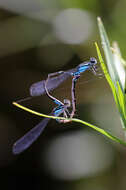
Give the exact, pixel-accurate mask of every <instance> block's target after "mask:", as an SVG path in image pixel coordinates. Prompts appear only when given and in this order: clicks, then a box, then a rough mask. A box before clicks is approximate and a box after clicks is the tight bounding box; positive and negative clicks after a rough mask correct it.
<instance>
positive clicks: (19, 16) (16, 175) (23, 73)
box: [0, 0, 126, 190]
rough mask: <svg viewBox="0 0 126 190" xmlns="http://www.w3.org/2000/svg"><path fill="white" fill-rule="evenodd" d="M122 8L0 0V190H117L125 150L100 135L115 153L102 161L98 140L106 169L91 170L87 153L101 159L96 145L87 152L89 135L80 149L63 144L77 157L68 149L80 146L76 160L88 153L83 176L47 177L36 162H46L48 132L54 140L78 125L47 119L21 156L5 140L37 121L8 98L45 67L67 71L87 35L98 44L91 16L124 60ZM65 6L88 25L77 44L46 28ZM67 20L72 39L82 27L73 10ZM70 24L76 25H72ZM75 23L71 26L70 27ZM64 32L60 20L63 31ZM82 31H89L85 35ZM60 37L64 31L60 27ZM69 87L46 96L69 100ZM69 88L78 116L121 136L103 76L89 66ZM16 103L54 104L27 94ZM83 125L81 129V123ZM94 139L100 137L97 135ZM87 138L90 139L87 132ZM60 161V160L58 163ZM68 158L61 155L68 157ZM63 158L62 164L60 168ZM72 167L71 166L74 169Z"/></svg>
mask: <svg viewBox="0 0 126 190" xmlns="http://www.w3.org/2000/svg"><path fill="white" fill-rule="evenodd" d="M125 7H126V1H125V0H120V1H117V0H116V1H115V0H110V1H105V0H102V1H100V0H85V1H83V0H74V1H73V0H71V1H70V0H69V1H67V0H60V1H58V0H52V1H49V0H38V1H34V0H27V1H25V0H22V1H19V0H18V1H17V0H11V1H9V0H6V1H5V0H1V1H0V66H1V69H0V81H1V98H0V105H1V107H0V112H1V114H0V115H1V117H0V130H1V133H0V139H1V141H0V142H1V143H0V155H1V159H0V160H1V165H0V169H1V170H0V171H1V184H0V188H1V189H2V188H3V189H10V188H13V189H28V188H29V189H31V190H32V189H42V188H44V189H50V188H51V189H67V188H69V189H84V188H85V189H86V190H90V189H93V190H95V189H100V190H102V189H103V190H104V189H111V190H112V189H114V190H116V189H121V190H125V187H126V182H125V176H126V168H125V158H126V151H125V149H124V148H123V147H122V146H119V145H117V144H116V145H115V144H113V145H112V144H109V142H108V141H107V140H106V139H105V138H103V139H102V142H103V144H107V143H108V147H111V149H112V150H113V151H114V152H115V153H112V155H113V157H112V158H113V159H110V155H109V153H108V152H107V151H106V149H104V146H103V144H102V143H99V146H100V145H101V149H103V150H105V153H106V157H105V159H106V164H107V160H109V159H110V165H109V166H108V168H107V167H106V168H105V169H104V170H102V171H101V172H98V171H99V170H98V169H99V165H98V164H97V165H96V164H95V163H96V162H93V159H95V158H96V159H97V161H98V162H101V165H102V164H103V163H102V160H101V159H100V156H99V155H100V154H97V151H98V150H99V153H100V150H101V149H100V148H99V149H98V148H97V147H96V148H94V150H97V149H98V150H97V151H94V155H92V154H91V153H92V151H93V150H92V149H91V148H90V147H91V146H92V145H93V144H94V145H95V141H94V143H93V142H92V144H91V145H90V146H89V148H88V149H84V145H83V143H82V144H81V145H82V146H81V147H77V146H76V148H75V149H74V148H73V147H71V146H72V145H71V144H68V146H66V148H69V147H71V148H70V150H73V151H74V152H75V154H74V156H73V155H71V156H72V157H75V158H76V159H75V160H77V161H78V160H79V156H78V154H76V150H78V151H79V148H80V152H82V150H83V151H85V154H83V155H81V154H80V157H81V156H82V158H83V160H85V157H84V156H86V155H87V154H86V152H88V155H89V157H88V159H90V158H92V163H93V164H94V167H95V168H97V172H96V173H95V174H94V175H92V176H91V175H88V176H85V177H83V174H82V175H81V176H80V180H79V179H74V180H71V181H70V180H57V178H55V177H52V176H53V175H52V173H51V172H50V171H47V168H48V167H47V165H46V164H44V161H43V160H46V157H45V152H46V146H48V144H49V143H51V138H52V137H54V139H55V137H56V136H60V134H65V135H67V134H68V133H72V132H73V131H78V130H80V125H79V124H69V125H67V126H64V125H63V126H64V127H63V126H62V125H61V127H60V126H59V124H58V123H56V122H55V121H52V122H50V124H49V125H48V127H47V128H46V129H45V131H44V133H43V134H42V135H41V138H40V139H38V141H37V142H36V143H35V144H33V146H32V147H31V148H30V149H29V150H27V151H26V152H24V153H23V154H22V155H19V157H15V156H14V155H12V150H11V147H12V145H13V143H14V142H15V141H16V140H17V139H18V138H20V137H21V136H22V135H23V134H25V133H26V132H27V131H28V130H30V129H31V128H32V127H34V126H35V125H36V124H37V123H38V122H39V121H40V119H39V118H36V117H35V116H31V115H30V114H29V113H26V112H23V111H21V110H18V109H17V108H15V107H14V106H12V101H16V100H18V99H21V98H24V97H27V96H29V87H30V85H31V84H32V83H34V82H37V81H39V80H42V79H45V78H46V77H47V74H48V73H49V72H55V71H58V70H66V69H70V68H73V67H75V66H77V65H78V64H79V63H80V62H81V61H82V60H88V59H89V57H93V56H94V57H96V50H95V46H94V41H98V44H100V38H99V33H98V29H97V27H96V17H97V16H100V17H101V18H102V20H103V22H104V25H105V28H106V30H107V33H108V35H109V37H110V41H114V40H116V41H117V42H118V44H119V47H120V49H121V51H122V54H123V55H124V58H125V51H126V45H125V44H126V38H125V31H126V29H125V28H126V25H125V18H126V11H125ZM69 8H74V9H78V10H79V9H80V10H81V11H84V13H86V15H87V17H83V18H82V20H81V23H82V22H84V23H83V24H85V26H86V27H85V30H86V29H87V28H88V27H89V24H91V27H92V28H91V29H90V30H91V31H88V32H87V33H84V37H85V40H84V41H82V42H81V43H78V44H70V43H69V44H68V43H66V42H64V41H63V40H61V39H60V36H59V35H58V32H59V28H56V27H54V22H53V21H54V20H55V18H56V17H57V16H58V15H59V14H60V13H61V12H62V11H63V10H65V9H69ZM72 18H73V19H72ZM85 18H86V20H85ZM67 21H69V19H68V20H67ZM77 21H78V17H77ZM65 22H66V20H65ZM68 23H70V24H71V27H69V30H70V29H71V30H70V34H71V36H72V35H73V37H74V35H75V37H77V34H78V36H79V35H80V33H79V31H81V30H82V28H81V23H76V17H74V15H73V17H72V16H71V18H70V21H69V22H68ZM79 24H80V25H79ZM78 26H79V27H80V28H76V27H78ZM75 28H76V29H78V31H77V30H74V29H75ZM69 30H68V27H67V28H66V25H65V24H64V32H65V31H69ZM57 31H58V32H57ZM77 32H78V33H77ZM89 33H90V35H88V34H89ZM81 34H82V33H81ZM86 35H87V36H86ZM66 36H67V33H65V37H66ZM60 60H61V63H60ZM87 81H88V82H87ZM70 88H71V81H68V82H66V83H64V84H62V85H61V87H59V88H58V89H56V90H55V91H54V92H53V95H54V96H56V97H58V98H59V99H61V100H63V99H64V98H71V97H70ZM76 94H77V112H76V115H77V117H78V118H81V119H82V120H84V121H87V122H90V123H94V124H95V125H99V126H101V124H103V127H104V129H105V130H106V129H110V130H111V131H112V133H114V134H115V135H118V136H119V137H120V138H122V136H123V135H122V129H121V124H120V121H119V117H118V114H117V112H116V111H115V103H114V101H113V97H112V95H111V91H110V89H109V86H108V84H107V82H106V81H105V79H104V78H102V79H101V78H97V77H95V76H93V75H92V74H91V73H90V72H87V73H85V75H83V76H82V77H81V79H80V80H79V82H78V85H77V91H76ZM23 105H25V106H28V107H31V108H32V109H35V110H39V111H40V112H42V113H47V114H48V113H50V110H52V108H53V107H54V104H52V102H51V101H50V100H48V98H47V97H46V96H42V97H38V98H37V97H36V98H33V99H32V100H31V101H27V102H24V103H23ZM75 126H76V127H75ZM101 127H102V126H101ZM75 128H76V129H75ZM83 130H84V132H85V129H83ZM89 133H90V134H92V131H91V130H89ZM92 135H95V134H92ZM84 138H85V137H84ZM97 138H98V136H97ZM97 138H96V139H97ZM77 140H79V138H77ZM99 142H101V141H100V140H99ZM87 143H90V142H88V138H87ZM51 144H53V143H51ZM75 144H76V145H77V144H79V146H80V142H79V141H77V142H75ZM87 147H88V146H87ZM72 148H73V149H72ZM67 150H68V149H67ZM68 152H69V151H68ZM63 153H64V156H63V158H62V159H64V160H65V155H66V152H63ZM95 153H96V154H95ZM54 155H57V152H54V153H53V154H52V155H51V156H50V158H53V156H54ZM97 156H98V157H97ZM42 158H43V160H42ZM62 159H61V160H60V163H61V165H62ZM71 159H72V158H71V157H69V161H71ZM88 159H87V160H88ZM79 161H80V160H79ZM81 161H82V159H81ZM98 162H97V163H98ZM70 163H71V162H69V164H68V165H67V168H68V169H69V167H68V166H69V165H70ZM66 164H67V163H66ZM77 164H78V163H77ZM93 164H92V165H93ZM82 166H83V164H82ZM56 168H57V167H56ZM73 168H74V169H75V170H77V169H76V168H75V167H73ZM88 169H89V170H93V166H92V168H91V167H90V165H88ZM85 170H86V168H85ZM85 170H84V171H85ZM2 186H3V187H2Z"/></svg>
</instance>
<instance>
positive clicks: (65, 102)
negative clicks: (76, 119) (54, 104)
mask: <svg viewBox="0 0 126 190" xmlns="http://www.w3.org/2000/svg"><path fill="white" fill-rule="evenodd" d="M63 102H64V105H65V106H67V107H70V106H71V102H70V100H68V99H64V100H63Z"/></svg>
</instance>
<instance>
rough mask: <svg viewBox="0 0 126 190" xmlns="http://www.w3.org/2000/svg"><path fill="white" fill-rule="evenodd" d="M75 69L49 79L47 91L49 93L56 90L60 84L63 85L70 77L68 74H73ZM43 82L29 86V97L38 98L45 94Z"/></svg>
mask: <svg viewBox="0 0 126 190" xmlns="http://www.w3.org/2000/svg"><path fill="white" fill-rule="evenodd" d="M74 70H75V69H70V70H68V71H66V72H64V73H63V74H60V75H58V76H56V77H52V78H50V79H49V81H48V85H47V88H48V91H51V90H53V89H55V88H57V87H58V86H59V85H60V84H61V83H63V82H64V81H65V80H66V79H67V78H68V77H70V73H71V72H74ZM44 85H45V80H42V81H39V82H36V83H34V84H32V85H31V87H30V95H31V96H40V95H42V94H45V93H46V92H45V87H44Z"/></svg>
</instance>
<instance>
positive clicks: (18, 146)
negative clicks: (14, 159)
mask: <svg viewBox="0 0 126 190" xmlns="http://www.w3.org/2000/svg"><path fill="white" fill-rule="evenodd" d="M49 120H50V118H45V119H43V120H42V121H41V122H40V123H39V124H38V125H36V126H35V127H34V128H32V129H31V130H30V131H29V132H28V133H26V134H25V135H24V136H23V137H21V138H20V139H19V140H17V141H16V142H15V143H14V145H13V150H12V151H13V153H14V154H20V153H21V152H23V151H24V150H25V149H27V148H28V147H29V146H30V145H31V144H32V143H33V142H34V141H35V140H36V139H37V138H38V137H39V136H40V134H41V133H42V132H43V130H44V129H45V127H46V125H47V123H48V122H49Z"/></svg>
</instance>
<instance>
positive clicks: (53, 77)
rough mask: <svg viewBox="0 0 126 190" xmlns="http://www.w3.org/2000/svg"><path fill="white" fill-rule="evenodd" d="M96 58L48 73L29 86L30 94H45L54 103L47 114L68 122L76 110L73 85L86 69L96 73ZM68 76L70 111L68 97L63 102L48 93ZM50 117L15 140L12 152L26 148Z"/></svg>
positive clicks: (38, 134)
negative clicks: (70, 83)
mask: <svg viewBox="0 0 126 190" xmlns="http://www.w3.org/2000/svg"><path fill="white" fill-rule="evenodd" d="M96 64H97V60H96V59H95V58H93V57H92V58H90V60H89V61H85V62H83V63H81V64H79V65H78V66H77V67H76V68H73V69H70V70H68V71H58V72H56V73H51V74H48V77H47V79H46V80H42V81H39V82H36V83H34V84H33V85H32V86H31V87H30V95H31V96H32V97H33V96H41V95H43V94H46V95H47V96H48V97H49V98H50V99H51V100H52V101H53V102H54V103H55V104H56V105H57V107H55V108H54V109H53V110H52V112H51V113H50V114H49V115H52V116H61V115H63V117H65V118H66V120H60V119H57V122H59V123H67V122H70V119H68V120H67V118H73V117H74V114H75V111H76V93H75V87H76V82H77V80H78V79H79V78H80V76H81V74H82V73H84V72H85V71H86V70H91V71H92V72H93V74H94V75H97V66H96ZM69 77H71V78H72V87H71V97H72V111H71V113H70V112H69V108H70V107H71V102H70V100H68V99H64V101H63V102H61V101H60V100H58V99H56V98H55V97H53V96H52V95H51V94H50V91H52V90H54V89H55V88H57V87H58V86H59V85H60V84H61V83H62V82H64V81H65V80H67V79H68V78H69ZM49 120H50V118H44V119H43V120H42V121H41V122H40V123H39V124H38V125H36V126H35V127H34V128H32V129H31V130H30V131H29V132H27V133H26V134H25V135H24V136H23V137H21V138H20V139H19V140H17V141H16V142H15V143H14V145H13V153H14V154H20V153H21V152H23V151H24V150H25V149H27V148H28V147H29V146H30V145H31V144H32V143H33V142H34V141H35V140H36V139H37V138H38V137H39V136H40V134H41V133H42V132H43V130H44V128H45V127H46V125H47V124H48V122H49Z"/></svg>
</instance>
